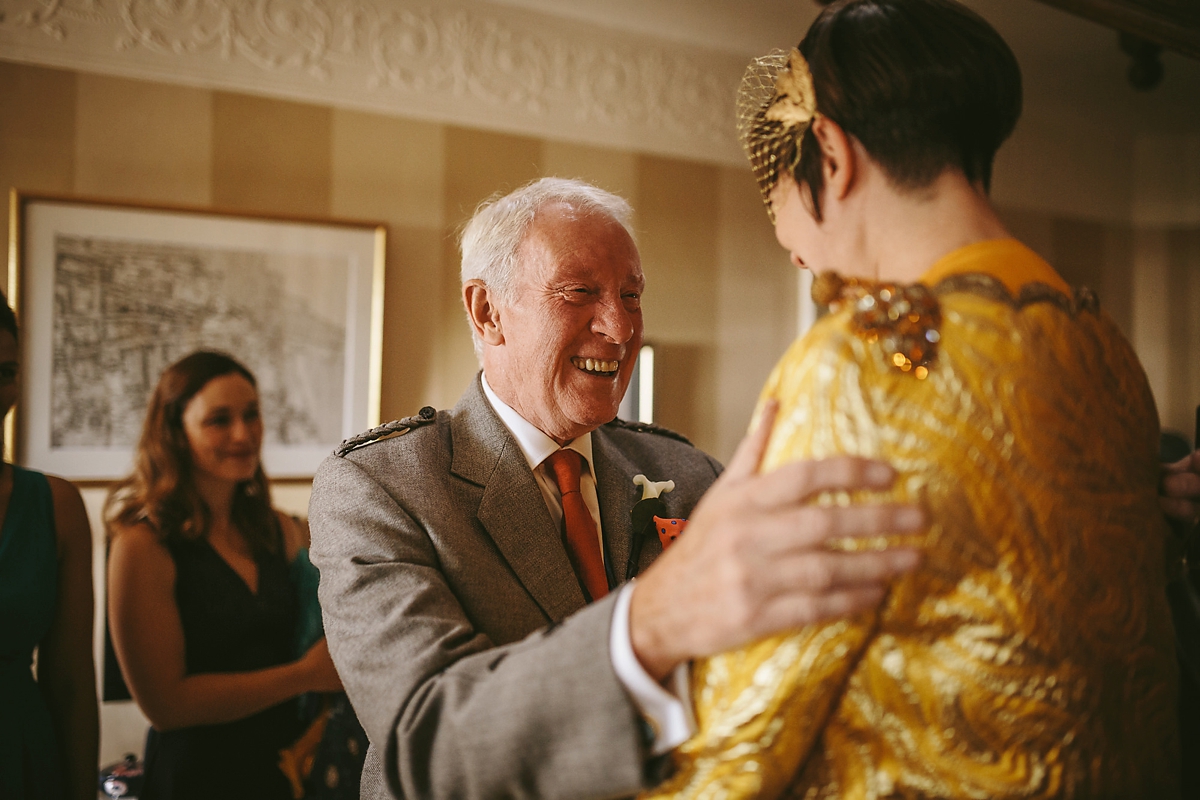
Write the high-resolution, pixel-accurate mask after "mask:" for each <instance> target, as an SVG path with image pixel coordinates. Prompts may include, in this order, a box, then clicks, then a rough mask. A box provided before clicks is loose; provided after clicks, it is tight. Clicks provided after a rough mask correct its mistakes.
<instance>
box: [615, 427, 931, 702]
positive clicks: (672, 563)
mask: <svg viewBox="0 0 1200 800" xmlns="http://www.w3.org/2000/svg"><path fill="white" fill-rule="evenodd" d="M775 411H776V408H775V407H774V406H773V405H771V406H770V407H768V408H767V409H765V410H764V413H763V416H762V419H761V421H760V423H759V426H758V428H757V429H756V430H755V431H754V432H752V433H751V434H749V435H748V436H747V437H746V439H745V440H743V442H742V444H741V445H740V446H739V447H738V451H737V453H736V454H735V456H734V458H733V460H732V461H731V462H730V465H729V468H728V469H727V470H726V471H725V472H724V474H723V475H722V476H721V477H720V478H719V479H718V480H717V482H716V483H715V484H713V486H712V488H711V489H710V490H709V491H708V493H707V494H706V495H705V496H704V499H703V500H701V502H700V505H698V506H697V507H696V511H695V513H694V514H693V515H692V518H691V519H690V520H689V522H688V531H687V535H686V536H683V537H680V540H679V541H678V542H677V543H676V544H675V545H674V546H672V547H671V548H670V549H669V550H667V552H665V553H664V554H663V555H662V557H661V558H659V560H658V561H657V562H655V564H654V565H653V566H652V567H651V568H650V569H649V570H647V571H646V573H645V575H644V576H643V577H642V578H640V579H639V580H638V583H637V585H636V586H635V588H634V591H633V597H632V598H631V602H630V616H629V624H630V639H631V641H632V643H633V649H634V652H635V653H636V654H637V656H638V658H639V660H641V662H642V665H643V666H644V667H645V668H646V671H647V672H649V673H650V674H651V675H653V676H655V677H656V678H662V677H664V676H665V675H666V674H668V673H669V672H670V671H671V670H672V669H673V668H674V667H675V666H676V665H677V664H680V663H682V662H685V661H688V660H690V659H693V658H698V657H702V656H707V655H712V654H714V653H718V652H722V651H725V650H730V649H733V648H736V647H739V646H741V645H743V644H746V643H748V642H750V641H753V640H755V639H759V638H762V637H764V636H769V635H771V634H774V633H778V632H780V631H784V630H789V629H794V628H800V627H803V626H805V625H809V624H812V623H814V622H820V621H822V620H825V619H830V618H838V617H844V616H848V615H850V614H853V613H856V612H858V611H861V610H863V609H866V608H869V607H871V606H872V605H874V604H875V603H877V602H878V601H879V599H880V598H881V597H882V596H883V593H884V588H885V587H886V584H887V582H888V581H889V580H890V579H891V578H893V577H895V576H896V575H899V574H901V573H903V572H906V571H908V570H911V569H912V568H914V567H915V566H916V565H917V563H918V561H919V555H918V554H917V553H916V552H915V551H913V550H908V549H894V550H884V551H870V552H857V553H844V552H835V551H833V550H830V549H829V548H828V547H827V546H826V543H827V542H828V541H829V540H830V539H831V538H839V537H874V536H882V535H887V534H890V533H896V532H902V531H913V530H916V529H919V528H920V527H921V526H923V525H924V517H923V515H922V514H921V512H920V511H919V510H918V509H916V508H913V507H911V506H900V505H894V504H865V505H853V506H847V507H842V506H815V505H811V504H810V503H811V500H812V499H813V498H814V497H815V496H817V495H819V494H821V493H822V492H828V491H850V490H856V489H885V488H887V487H888V486H890V485H891V483H892V482H893V480H894V479H895V473H894V472H893V471H892V470H891V468H890V467H888V466H887V465H884V464H880V463H878V462H874V461H868V460H866V459H861V458H850V457H841V458H831V459H826V460H823V461H797V462H793V463H791V464H787V465H784V466H783V467H780V468H779V469H776V470H774V471H772V472H770V473H767V474H760V473H759V472H758V468H759V464H760V462H761V459H762V454H763V452H764V451H765V449H766V444H767V440H768V438H769V435H770V429H771V426H772V424H773V422H774V414H775Z"/></svg>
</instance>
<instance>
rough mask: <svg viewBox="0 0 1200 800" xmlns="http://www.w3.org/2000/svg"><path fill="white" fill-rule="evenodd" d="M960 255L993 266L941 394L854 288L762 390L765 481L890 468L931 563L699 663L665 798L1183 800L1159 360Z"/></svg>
mask: <svg viewBox="0 0 1200 800" xmlns="http://www.w3.org/2000/svg"><path fill="white" fill-rule="evenodd" d="M1003 250H1004V248H1000V251H1003ZM988 251H989V248H984V249H983V251H982V254H985V255H986V253H987V252H988ZM990 251H991V252H992V253H995V252H997V251H996V248H990ZM978 254H979V253H977V255H978ZM961 260H962V259H960V261H961ZM966 261H967V263H966V264H965V265H960V266H965V267H969V266H971V263H972V262H975V266H978V267H981V268H982V269H985V270H987V271H988V272H991V273H993V274H991V275H986V274H974V275H964V274H952V275H950V276H949V277H946V278H944V279H943V280H941V281H940V282H938V283H937V284H936V285H935V286H934V287H933V288H932V296H933V297H934V298H936V304H937V307H938V310H939V311H940V321H939V323H938V334H940V336H939V335H935V336H933V337H931V338H933V339H936V340H937V343H936V352H935V353H934V354H933V358H932V362H931V364H930V366H929V370H928V374H927V376H926V377H925V379H923V380H918V379H917V378H916V376H915V375H914V374H913V373H912V372H911V371H909V372H903V371H901V370H900V369H899V368H898V366H897V362H896V360H895V359H894V358H893V356H894V353H893V352H890V351H889V349H888V347H887V345H888V343H889V342H888V337H887V336H886V335H885V336H882V337H881V336H874V337H872V336H870V335H869V334H867V333H864V328H863V326H862V324H861V313H860V304H859V303H858V302H856V301H855V298H853V297H851V298H849V299H850V300H851V301H852V302H846V303H844V304H843V307H842V308H841V309H840V310H838V311H835V312H833V313H831V314H830V315H828V316H826V317H825V318H823V319H822V320H820V321H819V322H818V323H817V325H816V326H815V327H814V328H813V330H812V331H811V332H810V333H809V334H808V335H807V336H806V337H805V338H804V339H802V340H801V341H799V342H797V343H796V344H795V345H793V347H792V348H791V349H790V350H789V352H788V353H787V354H786V355H785V356H784V357H783V359H782V361H780V363H779V365H778V366H777V367H776V368H775V371H774V373H773V374H772V375H771V377H770V379H769V380H768V382H767V385H766V388H765V389H764V391H763V397H764V398H767V397H774V398H777V399H778V400H779V401H780V403H781V409H780V412H779V415H778V418H777V422H776V424H775V429H774V431H773V433H772V435H771V439H770V444H769V449H768V451H767V454H766V458H765V463H764V469H766V470H770V469H773V468H776V467H778V466H779V465H781V464H783V463H786V462H789V461H793V460H796V459H803V458H821V457H826V456H832V455H837V454H841V453H847V454H854V455H861V456H868V457H872V458H879V459H882V460H885V461H888V462H890V463H892V464H893V465H894V466H895V467H896V468H897V470H898V471H899V473H900V479H899V481H898V482H897V485H896V488H895V490H894V491H893V492H891V493H890V494H888V495H885V497H886V498H887V499H892V500H904V501H914V502H917V503H919V504H921V505H922V506H924V507H925V508H926V509H927V510H928V513H929V515H930V519H931V521H932V525H931V527H930V528H929V530H928V531H927V532H926V533H924V534H922V535H920V536H918V537H913V540H915V541H916V542H918V543H919V545H920V547H921V548H922V550H923V551H924V553H925V561H924V563H923V565H922V567H921V568H920V569H919V570H918V571H917V572H916V573H915V574H913V575H911V576H908V577H905V578H903V579H901V580H899V581H897V582H896V583H895V584H894V585H893V586H892V587H891V589H890V591H889V594H888V595H887V597H886V598H885V600H884V601H883V602H882V604H881V606H880V608H878V610H876V611H873V612H871V613H866V614H862V615H860V616H858V617H856V618H853V619H848V620H841V621H834V622H829V623H825V624H818V625H812V626H809V627H807V628H804V629H803V630H799V631H796V632H794V633H791V634H789V635H781V636H775V637H773V638H769V639H766V640H764V641H760V642H758V643H756V644H753V645H751V646H748V647H745V648H743V649H740V650H737V651H734V652H729V653H725V654H723V655H720V656H716V657H713V658H710V659H707V660H703V661H700V662H697V663H696V664H695V665H694V667H693V672H692V679H693V684H692V692H693V700H694V704H695V709H696V718H697V722H698V726H699V730H698V732H697V733H696V735H695V736H694V737H692V739H691V740H689V741H688V742H686V743H685V744H684V745H682V746H681V747H680V748H678V749H677V750H676V752H675V753H674V755H673V758H674V759H675V762H676V773H675V775H674V776H673V778H671V779H670V780H668V781H667V782H666V783H665V784H663V785H662V786H661V787H659V788H658V789H657V790H655V791H654V792H653V793H652V794H651V795H650V796H652V797H685V798H691V797H695V798H741V797H778V796H791V797H804V798H833V797H840V798H846V799H847V800H850V799H852V798H876V797H904V798H933V797H938V798H1065V797H1121V798H1132V797H1170V796H1172V793H1173V792H1177V788H1176V785H1177V770H1178V745H1177V742H1176V730H1177V726H1176V713H1175V698H1176V669H1175V657H1174V646H1173V640H1172V629H1171V623H1170V617H1169V612H1168V609H1167V605H1166V600H1165V596H1164V572H1165V570H1164V560H1163V559H1164V556H1163V552H1162V546H1163V536H1164V528H1163V523H1162V520H1161V516H1160V513H1159V510H1158V503H1157V496H1156V495H1157V491H1156V486H1157V476H1158V465H1157V463H1156V458H1157V437H1158V423H1157V416H1156V413H1155V408H1154V403H1153V399H1152V397H1151V395H1150V391H1149V388H1148V386H1147V383H1146V380H1145V377H1144V375H1143V372H1142V369H1141V367H1140V365H1139V363H1138V361H1137V358H1136V356H1135V355H1134V353H1133V352H1132V350H1131V348H1130V347H1129V346H1128V344H1127V343H1126V342H1125V340H1124V339H1123V338H1122V336H1121V335H1120V333H1119V332H1118V331H1117V329H1116V328H1115V326H1114V325H1113V324H1112V322H1111V321H1110V320H1109V319H1108V318H1107V317H1105V316H1104V315H1103V314H1101V313H1099V311H1098V309H1097V307H1096V304H1095V302H1094V298H1092V297H1091V296H1090V295H1089V294H1087V293H1086V292H1084V293H1077V294H1076V296H1075V297H1068V296H1067V295H1064V294H1062V293H1060V292H1059V291H1057V290H1054V289H1051V288H1050V287H1048V286H1046V285H1045V284H1026V285H1025V286H1024V288H1023V289H1022V290H1021V292H1020V294H1019V295H1018V296H1017V297H1013V295H1012V294H1010V290H1009V289H1008V288H1006V286H1005V283H1004V281H1002V280H1000V279H998V278H997V277H995V274H996V273H1003V264H1000V265H996V264H994V263H991V264H989V263H988V259H987V258H983V259H977V258H968V259H966ZM1046 269H1047V270H1049V268H1048V267H1046ZM932 272H933V271H931V274H932ZM942 272H943V273H944V272H945V270H942ZM1049 274H1050V275H1051V276H1053V278H1054V279H1056V280H1055V281H1052V282H1058V283H1061V279H1057V276H1056V275H1054V273H1053V271H1052V270H1051V271H1049ZM922 288H923V287H922ZM924 291H925V293H926V294H929V292H930V290H929V289H924ZM867 293H869V292H867ZM865 294H866V293H860V295H858V298H857V299H861V297H862V296H865ZM876 299H879V298H878V296H876ZM895 299H896V298H894V297H893V298H892V300H893V301H895ZM856 318H857V320H856ZM876 333H878V331H876ZM878 497H879V496H878V495H877V496H876V499H878ZM849 499H854V498H845V497H825V498H822V499H821V501H820V502H845V501H847V500H849ZM878 545H879V543H878V542H875V543H865V544H854V545H852V544H850V543H847V544H846V547H847V548H852V547H859V546H878ZM1176 796H1177V795H1176Z"/></svg>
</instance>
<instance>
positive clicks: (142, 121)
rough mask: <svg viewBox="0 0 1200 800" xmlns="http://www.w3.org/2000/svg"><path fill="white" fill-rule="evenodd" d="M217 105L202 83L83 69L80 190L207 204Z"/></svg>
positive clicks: (145, 199) (77, 180)
mask: <svg viewBox="0 0 1200 800" xmlns="http://www.w3.org/2000/svg"><path fill="white" fill-rule="evenodd" d="M212 105H213V103H212V93H211V92H208V91H205V90H203V89H189V88H185V87H179V86H165V85H163V84H161V83H147V82H145V81H130V80H124V79H122V78H109V77H104V76H100V75H88V74H86V73H83V74H80V75H79V77H78V102H77V115H76V120H75V125H76V137H75V153H76V156H75V159H76V174H75V191H77V192H79V193H80V194H85V195H93V196H96V197H114V198H120V199H123V200H138V201H143V202H160V203H182V204H185V205H208V203H209V202H210V201H211V199H212Z"/></svg>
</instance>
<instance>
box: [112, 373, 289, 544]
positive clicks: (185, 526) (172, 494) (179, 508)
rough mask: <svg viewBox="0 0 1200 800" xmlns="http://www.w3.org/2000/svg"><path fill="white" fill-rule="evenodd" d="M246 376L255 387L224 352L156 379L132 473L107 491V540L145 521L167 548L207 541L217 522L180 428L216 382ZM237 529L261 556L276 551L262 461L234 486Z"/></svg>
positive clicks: (277, 532) (253, 383) (276, 525)
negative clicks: (193, 405)
mask: <svg viewBox="0 0 1200 800" xmlns="http://www.w3.org/2000/svg"><path fill="white" fill-rule="evenodd" d="M233 374H236V375H241V376H242V377H243V378H245V379H246V380H248V381H250V385H251V386H254V387H255V388H257V387H258V383H257V381H255V380H254V375H253V374H252V373H251V372H250V370H248V369H246V368H245V367H244V366H242V364H240V363H239V362H238V361H236V360H235V359H233V358H231V357H230V356H227V355H225V354H224V353H215V352H211V351H205V350H200V351H197V352H195V353H192V354H191V355H187V356H184V357H183V358H181V359H180V360H178V361H176V362H175V363H174V364H172V365H171V366H169V367H167V368H166V369H165V370H164V371H163V374H162V376H161V377H160V378H159V379H158V385H157V386H156V387H155V388H154V394H153V395H152V396H151V398H150V406H149V408H147V410H146V421H145V423H144V424H143V425H142V436H141V440H140V441H139V442H138V448H137V456H136V458H135V460H134V466H133V474H132V475H130V476H129V477H128V478H126V479H125V480H123V481H121V482H120V483H118V484H117V485H116V486H114V487H113V489H112V491H110V492H109V495H108V499H107V500H106V501H105V503H104V519H105V522H106V524H107V526H108V532H109V536H110V537H111V536H112V535H113V529H114V527H117V526H120V527H132V526H134V525H137V524H139V523H143V522H144V523H147V524H149V525H150V527H151V528H152V529H153V530H154V531H155V532H156V533H157V534H158V536H159V538H160V539H161V540H162V541H163V542H164V543H171V542H176V541H181V540H195V539H202V538H204V537H205V536H207V535H208V531H209V527H210V526H211V524H212V510H211V509H210V508H209V507H208V503H206V502H205V501H204V498H203V497H201V496H200V493H199V492H198V491H197V490H196V484H195V482H194V481H193V480H192V455H191V447H190V446H189V445H188V440H187V433H186V432H185V431H184V429H183V410H184V409H185V408H186V407H187V404H188V402H189V401H191V399H192V398H193V397H195V396H196V393H197V392H199V391H200V390H201V389H203V388H204V387H205V386H206V385H208V382H209V381H211V380H212V379H213V378H219V377H221V376H223V375H233ZM230 516H231V518H232V521H233V524H234V525H235V526H237V529H238V530H239V531H240V532H241V533H242V535H243V536H245V537H246V541H247V543H249V545H250V547H251V549H252V550H253V551H254V552H255V553H256V554H264V553H269V554H277V553H278V552H279V543H280V535H281V533H280V530H279V522H278V520H277V519H276V518H275V512H274V511H273V510H272V509H271V496H270V492H269V490H268V487H267V476H266V475H265V474H264V473H263V469H262V464H261V463H260V464H259V466H258V468H257V469H256V470H255V472H254V477H253V478H251V479H250V480H248V481H243V482H241V483H239V484H238V485H237V488H236V489H234V494H233V506H232V508H231V510H230Z"/></svg>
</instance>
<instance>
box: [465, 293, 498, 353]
mask: <svg viewBox="0 0 1200 800" xmlns="http://www.w3.org/2000/svg"><path fill="white" fill-rule="evenodd" d="M462 292H463V305H465V306H466V307H467V319H468V320H470V321H471V328H472V329H473V330H474V331H475V335H476V336H478V337H479V340H480V341H482V342H483V343H484V344H490V345H500V344H504V328H503V326H502V324H501V322H500V308H499V306H497V305H496V303H495V300H494V297H493V296H492V293H491V290H490V289H488V285H487V284H486V283H484V282H483V281H481V280H478V279H473V280H469V281H467V282H466V283H464V284H463V288H462Z"/></svg>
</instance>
